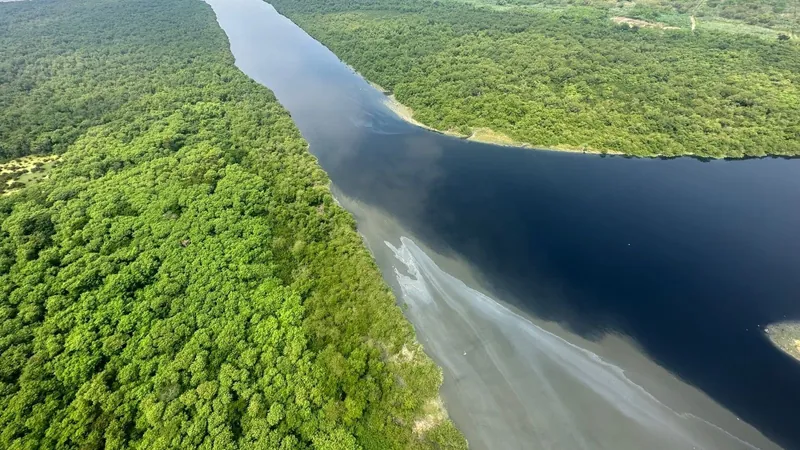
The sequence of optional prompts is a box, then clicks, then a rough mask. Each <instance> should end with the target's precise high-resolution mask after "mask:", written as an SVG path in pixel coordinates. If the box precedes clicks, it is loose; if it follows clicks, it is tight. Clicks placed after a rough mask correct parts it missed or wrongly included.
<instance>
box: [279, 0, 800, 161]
mask: <svg viewBox="0 0 800 450" xmlns="http://www.w3.org/2000/svg"><path fill="white" fill-rule="evenodd" d="M559 1H560V0H559ZM271 3H272V4H273V5H274V6H275V7H276V8H277V9H278V11H279V12H281V13H283V14H285V15H287V16H288V17H289V18H290V19H292V20H294V21H295V22H296V23H298V24H299V25H300V26H301V27H303V28H304V29H305V30H307V31H308V32H309V33H310V34H311V35H313V36H314V37H315V38H317V39H319V40H320V41H321V42H322V43H324V44H325V45H327V46H328V47H330V48H331V49H332V50H333V51H334V52H335V53H336V54H337V55H339V56H340V57H341V58H342V59H343V60H344V61H345V62H347V63H348V64H350V65H352V66H353V67H354V68H355V69H356V70H358V71H359V72H360V73H362V74H363V75H364V76H365V77H366V78H368V79H370V80H371V81H374V82H375V83H377V84H379V85H381V86H383V87H384V88H386V89H387V90H388V91H391V92H392V93H394V95H395V96H396V98H397V99H398V100H399V101H400V102H402V103H403V104H405V105H407V106H409V107H410V108H411V109H412V110H413V111H414V118H415V119H417V120H419V121H420V122H422V123H424V124H426V125H429V126H431V127H433V128H436V129H439V130H444V131H455V132H458V133H459V134H462V135H470V134H471V133H473V132H474V131H475V130H479V129H487V128H488V129H491V130H494V131H496V132H498V133H501V134H504V135H507V136H509V137H511V138H512V139H513V140H514V141H516V142H519V143H530V144H532V145H535V146H543V147H566V148H573V149H589V150H596V151H617V152H623V153H626V154H630V155H641V156H654V155H666V156H672V155H684V154H694V155H698V156H704V157H744V156H763V155H766V154H771V155H800V108H798V107H797V105H800V45H798V44H797V39H780V38H779V37H775V36H773V38H772V39H762V38H757V37H752V36H748V35H742V34H731V33H725V32H720V31H715V30H704V29H702V28H698V29H697V30H695V31H692V30H690V29H688V28H683V29H675V30H672V29H659V28H649V27H640V26H629V25H625V24H622V25H618V24H615V23H614V22H613V21H612V20H611V18H612V16H611V14H612V13H611V12H609V11H608V10H604V9H601V8H595V7H570V8H562V9H547V8H522V7H511V8H505V7H504V8H497V7H486V6H485V5H484V6H481V5H482V4H484V3H485V2H484V1H476V2H474V3H477V4H478V5H477V6H476V5H473V4H470V3H467V2H466V0H440V1H428V0H406V1H403V2H395V1H391V0H308V1H304V2H295V1H290V0H274V1H271ZM562 3H564V2H562ZM663 3H665V2H663ZM709 3H711V2H709Z"/></svg>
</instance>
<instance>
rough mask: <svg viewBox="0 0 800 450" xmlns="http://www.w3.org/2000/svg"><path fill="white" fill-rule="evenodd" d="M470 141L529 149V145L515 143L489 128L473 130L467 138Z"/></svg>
mask: <svg viewBox="0 0 800 450" xmlns="http://www.w3.org/2000/svg"><path fill="white" fill-rule="evenodd" d="M467 139H468V140H470V141H476V142H485V143H487V144H497V145H510V146H514V147H530V145H528V144H525V143H521V142H517V141H515V140H514V139H512V138H510V137H509V136H507V135H505V134H503V133H500V132H497V131H494V130H492V129H491V128H474V129H473V130H472V135H471V136H470V137H468V138H467Z"/></svg>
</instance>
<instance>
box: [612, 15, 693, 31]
mask: <svg viewBox="0 0 800 450" xmlns="http://www.w3.org/2000/svg"><path fill="white" fill-rule="evenodd" d="M611 20H612V21H614V23H616V24H618V25H622V24H625V25H628V26H629V27H631V28H633V27H639V28H657V29H659V30H680V27H673V26H669V25H666V24H663V23H661V22H648V21H646V20H641V19H631V18H630V17H622V16H615V17H612V18H611Z"/></svg>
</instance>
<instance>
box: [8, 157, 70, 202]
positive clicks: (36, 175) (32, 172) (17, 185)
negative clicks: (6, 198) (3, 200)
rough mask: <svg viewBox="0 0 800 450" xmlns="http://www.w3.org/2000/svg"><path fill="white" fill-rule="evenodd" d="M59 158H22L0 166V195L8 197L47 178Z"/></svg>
mask: <svg viewBox="0 0 800 450" xmlns="http://www.w3.org/2000/svg"><path fill="white" fill-rule="evenodd" d="M59 159H60V158H59V156H57V155H48V156H24V157H22V158H17V159H12V160H11V161H8V162H6V163H2V164H0V195H10V194H12V193H14V192H17V191H19V190H20V189H22V188H24V187H27V186H31V185H33V184H36V183H39V182H41V181H42V180H45V179H47V178H48V177H49V172H50V169H52V168H53V167H54V166H55V165H56V164H57V163H58V161H59Z"/></svg>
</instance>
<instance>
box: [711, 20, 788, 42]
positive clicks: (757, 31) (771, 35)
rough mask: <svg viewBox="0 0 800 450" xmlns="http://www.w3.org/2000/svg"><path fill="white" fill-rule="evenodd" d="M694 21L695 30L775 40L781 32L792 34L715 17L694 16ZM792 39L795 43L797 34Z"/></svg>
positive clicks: (786, 33)
mask: <svg viewBox="0 0 800 450" xmlns="http://www.w3.org/2000/svg"><path fill="white" fill-rule="evenodd" d="M696 22H697V26H696V29H697V30H713V31H721V32H725V33H731V34H746V35H749V36H755V37H760V38H763V39H769V40H777V39H778V36H779V35H781V34H784V35H786V36H792V35H791V32H789V31H781V30H776V29H772V28H766V27H761V26H758V25H749V24H746V23H743V22H737V21H734V20H726V19H721V18H716V17H715V18H706V17H696ZM792 40H793V41H794V42H795V43H797V42H798V40H799V39H798V38H797V36H794V37H793V39H792Z"/></svg>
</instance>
